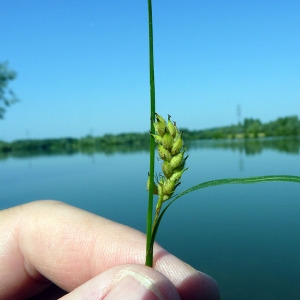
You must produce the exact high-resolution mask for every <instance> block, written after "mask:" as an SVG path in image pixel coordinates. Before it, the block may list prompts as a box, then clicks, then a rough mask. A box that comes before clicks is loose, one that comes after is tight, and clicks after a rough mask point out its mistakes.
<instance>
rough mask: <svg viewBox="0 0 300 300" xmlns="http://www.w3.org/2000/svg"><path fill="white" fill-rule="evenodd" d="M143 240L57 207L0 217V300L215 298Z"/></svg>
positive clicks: (38, 206) (198, 277) (191, 272)
mask: <svg viewBox="0 0 300 300" xmlns="http://www.w3.org/2000/svg"><path fill="white" fill-rule="evenodd" d="M145 243H146V241H145V235H144V234H142V233H141V232H139V231H137V230H135V229H133V228H130V227H127V226H124V225H121V224H118V223H115V222H113V221H111V220H108V219H105V218H102V217H99V216H97V215H94V214H91V213H89V212H86V211H83V210H80V209H78V208H75V207H72V206H69V205H67V204H64V203H62V202H58V201H46V200H44V201H36V202H31V203H28V204H25V205H20V206H16V207H13V208H9V209H6V210H2V211H0V299H28V298H30V297H33V296H34V298H32V299H58V298H59V297H61V296H63V298H62V299H65V300H66V299H106V300H109V299H118V298H120V299H133V300H134V299H149V300H151V299H173V300H174V299H175V300H176V299H205V300H217V299H220V295H219V291H218V287H217V284H216V282H215V280H214V279H212V278H211V277H209V276H208V275H206V274H204V273H201V272H198V271H197V270H195V269H194V268H192V267H191V266H189V265H187V264H186V263H184V262H183V261H181V260H179V259H178V258H176V257H175V256H173V255H172V254H170V253H168V252H167V251H166V250H164V249H163V248H161V247H160V246H159V245H155V248H154V268H153V269H152V268H149V267H146V266H144V260H145Z"/></svg>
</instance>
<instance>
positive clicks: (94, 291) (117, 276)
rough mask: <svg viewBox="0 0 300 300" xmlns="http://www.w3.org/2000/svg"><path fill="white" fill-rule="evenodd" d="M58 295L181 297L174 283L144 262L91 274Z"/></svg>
mask: <svg viewBox="0 0 300 300" xmlns="http://www.w3.org/2000/svg"><path fill="white" fill-rule="evenodd" d="M61 299H62V300H68V299H70V300H71V299H72V300H74V299H91V300H93V299H99V300H101V299H105V300H111V299H113V300H114V299H123V300H127V299H130V300H135V299H136V300H139V299H149V300H152V299H153V300H154V299H160V300H163V299H170V300H180V297H179V295H178V292H177V290H176V288H175V287H174V285H173V284H172V283H171V282H170V281H169V280H168V279H167V278H166V277H165V276H163V275H162V274H161V273H159V272H158V271H156V270H154V269H152V268H149V267H146V266H143V265H123V266H117V267H114V268H112V269H109V270H107V271H105V272H103V273H102V274H100V275H98V276H96V277H94V278H92V279H91V280H89V281H87V282H86V283H84V284H83V285H82V286H80V287H79V288H77V289H75V290H74V291H72V292H71V293H70V294H68V295H66V296H64V297H63V298H61Z"/></svg>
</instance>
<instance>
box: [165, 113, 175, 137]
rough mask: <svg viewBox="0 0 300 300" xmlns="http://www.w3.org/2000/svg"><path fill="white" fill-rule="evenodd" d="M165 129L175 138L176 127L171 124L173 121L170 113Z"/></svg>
mask: <svg viewBox="0 0 300 300" xmlns="http://www.w3.org/2000/svg"><path fill="white" fill-rule="evenodd" d="M167 129H168V132H169V133H170V134H171V136H172V137H173V138H175V136H176V131H177V128H176V126H175V125H174V124H173V122H172V121H171V116H170V115H168V123H167Z"/></svg>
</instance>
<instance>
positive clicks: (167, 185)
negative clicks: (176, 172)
mask: <svg viewBox="0 0 300 300" xmlns="http://www.w3.org/2000/svg"><path fill="white" fill-rule="evenodd" d="M175 185H176V183H175V182H174V181H172V180H170V179H167V180H166V181H165V182H164V185H163V193H164V195H170V196H171V195H172V194H173V193H174V190H175Z"/></svg>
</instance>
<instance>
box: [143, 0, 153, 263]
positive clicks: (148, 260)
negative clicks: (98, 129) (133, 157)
mask: <svg viewBox="0 0 300 300" xmlns="http://www.w3.org/2000/svg"><path fill="white" fill-rule="evenodd" d="M148 24H149V25H148V26H149V65H150V131H151V132H155V130H154V125H153V120H154V118H155V82H154V55H153V26H152V2H151V0H148ZM154 163H155V141H154V138H153V137H152V136H151V135H150V167H149V176H150V187H149V197H148V211H147V229H146V233H147V243H146V262H145V265H146V266H149V267H152V265H153V243H151V237H152V223H153V190H154Z"/></svg>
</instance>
